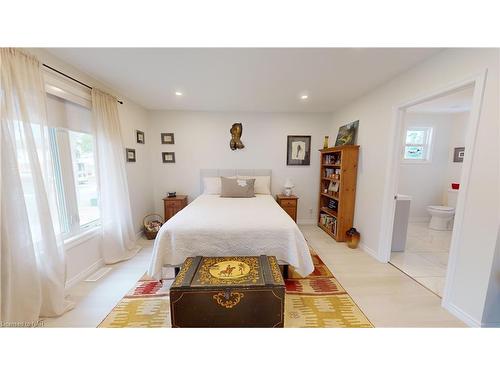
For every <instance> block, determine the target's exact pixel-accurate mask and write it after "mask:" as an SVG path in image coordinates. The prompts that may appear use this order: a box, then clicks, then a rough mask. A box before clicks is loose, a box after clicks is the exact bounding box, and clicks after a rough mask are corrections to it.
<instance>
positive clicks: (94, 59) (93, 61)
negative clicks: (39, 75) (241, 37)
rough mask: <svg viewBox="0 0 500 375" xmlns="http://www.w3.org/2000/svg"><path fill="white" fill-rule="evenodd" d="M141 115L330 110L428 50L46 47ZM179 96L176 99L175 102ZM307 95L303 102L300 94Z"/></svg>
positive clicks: (430, 50)
mask: <svg viewBox="0 0 500 375" xmlns="http://www.w3.org/2000/svg"><path fill="white" fill-rule="evenodd" d="M48 51H49V52H50V53H51V54H53V55H55V56H57V57H59V58H60V59H61V60H63V61H65V62H67V63H69V64H71V65H73V66H75V67H77V68H79V69H80V70H82V71H84V72H86V73H87V74H89V75H91V76H93V77H94V78H96V79H98V80H100V81H102V82H103V83H105V84H107V85H109V86H111V87H114V88H115V89H117V90H118V91H119V92H121V93H122V94H123V95H125V96H127V97H129V98H130V99H132V100H134V101H135V102H137V103H139V104H141V105H142V106H144V107H145V108H148V109H168V110H208V111H259V112H331V111H333V110H335V109H337V108H339V107H340V106H342V105H343V104H346V103H347V102H349V101H350V100H352V99H355V98H357V97H359V96H361V95H363V94H364V93H366V92H368V91H370V90H371V89H373V88H375V87H376V86H378V85H380V84H382V83H384V82H385V81H387V80H389V79H391V78H392V77H394V76H396V75H398V74H400V73H402V72H403V71H405V70H407V69H409V68H411V67H412V66H414V65H416V64H418V63H419V62H421V61H422V60H424V59H426V58H428V57H429V56H431V55H432V54H435V53H437V52H438V51H439V49H435V48H434V49H433V48H392V49H391V48H323V49H320V48H268V49H265V48H253V49H242V48H232V49H231V48H227V49H223V48H184V49H182V48H49V49H48ZM175 91H180V92H182V93H183V96H176V95H175ZM303 94H307V95H308V96H309V98H308V99H307V100H306V101H302V100H300V95H303Z"/></svg>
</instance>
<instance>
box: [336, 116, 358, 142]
mask: <svg viewBox="0 0 500 375" xmlns="http://www.w3.org/2000/svg"><path fill="white" fill-rule="evenodd" d="M358 126H359V120H358V121H354V122H351V123H350V124H347V125H344V126H341V127H340V128H339V132H338V134H337V140H336V141H335V146H344V145H354V144H356V138H357V136H358Z"/></svg>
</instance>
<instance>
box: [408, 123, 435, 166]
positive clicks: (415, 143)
mask: <svg viewBox="0 0 500 375" xmlns="http://www.w3.org/2000/svg"><path fill="white" fill-rule="evenodd" d="M431 142H432V128H431V127H422V126H419V127H409V128H407V129H406V138H405V146H404V151H403V159H404V161H405V162H409V163H425V162H429V161H430V159H431Z"/></svg>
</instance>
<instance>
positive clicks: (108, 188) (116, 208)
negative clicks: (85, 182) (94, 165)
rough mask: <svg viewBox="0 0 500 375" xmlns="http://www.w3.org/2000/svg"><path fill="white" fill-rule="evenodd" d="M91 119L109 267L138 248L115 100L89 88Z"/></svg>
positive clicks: (134, 252)
mask: <svg viewBox="0 0 500 375" xmlns="http://www.w3.org/2000/svg"><path fill="white" fill-rule="evenodd" d="M92 118H93V125H94V128H95V129H94V130H95V134H96V143H97V160H98V170H99V178H98V180H99V204H100V208H101V224H102V241H101V251H102V255H103V259H104V261H105V262H106V263H107V264H111V263H116V262H120V261H122V260H126V259H129V258H131V257H133V256H134V255H135V254H136V253H137V251H138V250H139V249H140V248H139V247H137V246H136V244H135V233H134V226H133V224H132V213H131V209H130V198H129V192H128V183H127V173H126V171H125V149H124V147H123V143H122V138H121V131H120V118H119V116H118V106H117V102H116V98H115V97H113V96H111V95H109V94H106V93H104V92H102V91H99V90H97V89H92Z"/></svg>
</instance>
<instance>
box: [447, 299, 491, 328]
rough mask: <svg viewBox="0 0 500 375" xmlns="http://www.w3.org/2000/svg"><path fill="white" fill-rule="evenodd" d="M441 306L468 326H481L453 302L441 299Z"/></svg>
mask: <svg viewBox="0 0 500 375" xmlns="http://www.w3.org/2000/svg"><path fill="white" fill-rule="evenodd" d="M442 306H443V308H444V309H446V310H448V312H450V313H451V314H452V315H454V316H455V317H456V318H458V319H460V320H461V321H462V322H464V323H465V324H467V325H468V326H469V327H474V328H479V327H481V326H482V325H481V322H479V321H477V320H476V319H474V318H473V317H472V316H470V315H469V314H467V313H466V312H465V311H463V310H462V309H460V308H458V307H457V306H455V305H454V304H452V303H450V302H448V301H445V300H443V304H442ZM499 326H500V324H499Z"/></svg>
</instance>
